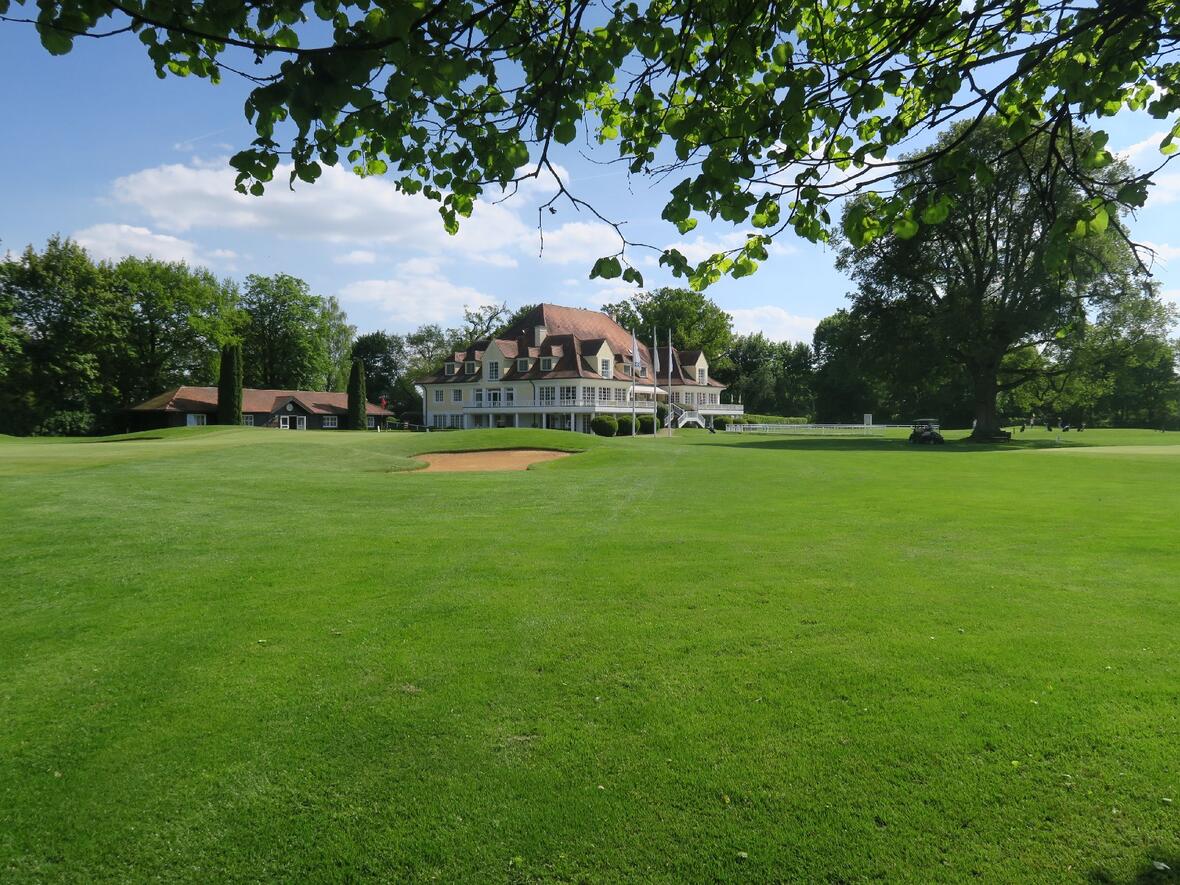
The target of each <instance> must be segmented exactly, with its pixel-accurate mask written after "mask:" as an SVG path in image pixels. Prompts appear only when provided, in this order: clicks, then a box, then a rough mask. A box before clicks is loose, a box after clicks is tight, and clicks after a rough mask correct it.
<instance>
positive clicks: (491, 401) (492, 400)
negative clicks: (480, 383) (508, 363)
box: [487, 387, 503, 406]
mask: <svg viewBox="0 0 1180 885" xmlns="http://www.w3.org/2000/svg"><path fill="white" fill-rule="evenodd" d="M487 398H488V405H489V406H491V405H497V406H498V405H500V403H501V402H503V397H502V395H501V392H500V388H499V387H489V388H488V390H487Z"/></svg>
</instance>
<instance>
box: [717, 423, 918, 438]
mask: <svg viewBox="0 0 1180 885" xmlns="http://www.w3.org/2000/svg"><path fill="white" fill-rule="evenodd" d="M931 426H932V427H933V428H934V429H935V430H938V428H939V425H938V424H932V425H931ZM892 429H900V430H912V429H913V425H912V424H730V425H728V426H727V427H726V428H725V432H726V433H778V434H784V435H789V436H884V435H885V432H886V431H887V430H892Z"/></svg>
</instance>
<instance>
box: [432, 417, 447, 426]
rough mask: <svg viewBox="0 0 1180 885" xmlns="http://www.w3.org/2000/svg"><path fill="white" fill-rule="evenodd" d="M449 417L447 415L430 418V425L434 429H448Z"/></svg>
mask: <svg viewBox="0 0 1180 885" xmlns="http://www.w3.org/2000/svg"><path fill="white" fill-rule="evenodd" d="M448 417H449V416H447V415H432V416H431V418H430V423H431V424H432V425H433V426H434V427H446V426H447V418H448Z"/></svg>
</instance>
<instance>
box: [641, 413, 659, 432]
mask: <svg viewBox="0 0 1180 885" xmlns="http://www.w3.org/2000/svg"><path fill="white" fill-rule="evenodd" d="M639 432H640V433H655V432H656V419H655V417H654V416H652V415H640V416H639Z"/></svg>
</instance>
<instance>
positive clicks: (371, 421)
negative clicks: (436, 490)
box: [365, 415, 377, 430]
mask: <svg viewBox="0 0 1180 885" xmlns="http://www.w3.org/2000/svg"><path fill="white" fill-rule="evenodd" d="M365 424H366V426H368V428H369V429H370V430H372V429H373V428H374V427H376V426H377V416H376V415H370V416H369V420H368V421H366V422H365Z"/></svg>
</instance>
